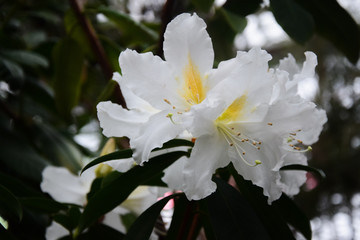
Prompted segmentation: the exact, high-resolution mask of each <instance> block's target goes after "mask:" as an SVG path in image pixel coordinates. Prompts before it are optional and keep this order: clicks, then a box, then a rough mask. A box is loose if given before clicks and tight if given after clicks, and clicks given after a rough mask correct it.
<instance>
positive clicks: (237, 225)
mask: <svg viewBox="0 0 360 240" xmlns="http://www.w3.org/2000/svg"><path fill="white" fill-rule="evenodd" d="M213 180H214V181H215V182H216V185H217V189H216V192H215V193H213V194H211V195H210V196H209V197H207V198H206V199H207V203H208V211H209V214H210V219H211V221H212V225H213V226H214V231H215V233H216V236H217V239H254V240H255V239H264V240H265V239H270V237H269V235H268V233H267V231H266V229H265V228H264V226H263V224H262V223H261V221H260V219H259V217H258V216H257V214H256V212H255V210H253V208H252V206H251V205H250V204H249V203H248V202H247V200H245V199H244V197H243V196H241V194H240V192H239V191H237V190H236V189H234V188H233V187H232V186H230V185H229V184H227V183H225V182H224V181H223V180H221V179H219V178H214V179H213Z"/></svg>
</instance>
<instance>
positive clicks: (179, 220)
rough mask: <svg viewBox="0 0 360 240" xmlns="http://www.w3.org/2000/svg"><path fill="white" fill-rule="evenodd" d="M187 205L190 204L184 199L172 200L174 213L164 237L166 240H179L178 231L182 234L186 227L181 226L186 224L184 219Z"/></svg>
mask: <svg viewBox="0 0 360 240" xmlns="http://www.w3.org/2000/svg"><path fill="white" fill-rule="evenodd" d="M189 203H190V202H189V201H188V200H187V198H185V197H182V198H177V199H174V213H173V216H172V218H171V224H170V228H169V230H168V231H167V235H166V237H167V238H168V239H179V238H178V237H179V230H180V229H182V233H183V232H184V230H185V228H186V226H183V225H185V224H187V222H185V220H184V219H185V215H186V213H187V211H186V209H187V208H188V207H189ZM188 224H191V223H188Z"/></svg>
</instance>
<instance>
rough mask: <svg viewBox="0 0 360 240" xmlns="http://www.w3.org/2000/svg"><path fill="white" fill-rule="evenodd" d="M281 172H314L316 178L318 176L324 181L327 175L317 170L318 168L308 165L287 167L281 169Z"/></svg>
mask: <svg viewBox="0 0 360 240" xmlns="http://www.w3.org/2000/svg"><path fill="white" fill-rule="evenodd" d="M280 170H281V171H291V170H295V171H299V170H300V171H307V172H312V173H314V174H315V175H316V176H318V177H319V178H320V179H324V178H326V175H325V173H324V172H323V171H322V170H321V169H317V168H313V167H310V166H306V165H301V164H292V165H287V166H284V167H282V168H280Z"/></svg>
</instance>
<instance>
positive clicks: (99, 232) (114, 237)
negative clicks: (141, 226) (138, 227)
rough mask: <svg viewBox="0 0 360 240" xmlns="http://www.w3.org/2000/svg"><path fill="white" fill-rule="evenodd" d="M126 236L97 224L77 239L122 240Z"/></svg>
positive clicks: (67, 237) (65, 238) (71, 238)
mask: <svg viewBox="0 0 360 240" xmlns="http://www.w3.org/2000/svg"><path fill="white" fill-rule="evenodd" d="M124 236H125V235H124V234H123V233H121V232H119V231H117V230H115V229H113V228H112V227H109V226H107V225H104V224H96V225H94V226H92V227H91V228H90V229H89V231H87V232H85V233H82V234H80V235H78V236H77V237H76V240H99V239H106V240H122V239H124ZM73 239H74V238H73V237H71V236H66V237H62V238H60V239H59V240H73Z"/></svg>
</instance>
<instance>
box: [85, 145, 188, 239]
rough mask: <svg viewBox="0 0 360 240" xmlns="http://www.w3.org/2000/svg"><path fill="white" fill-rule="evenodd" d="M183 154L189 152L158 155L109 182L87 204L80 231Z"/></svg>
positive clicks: (186, 154)
mask: <svg viewBox="0 0 360 240" xmlns="http://www.w3.org/2000/svg"><path fill="white" fill-rule="evenodd" d="M182 156H188V153H187V152H181V151H176V152H170V153H166V154H163V155H160V156H156V157H154V158H152V159H150V161H149V162H147V163H145V164H144V166H135V167H134V168H132V169H130V170H129V171H127V172H126V173H124V174H121V175H120V176H119V177H118V178H116V179H115V180H114V181H112V182H110V183H108V184H107V185H106V186H104V187H103V188H102V189H100V190H99V191H98V192H97V193H96V194H94V196H93V197H92V198H91V199H90V200H89V202H88V204H87V205H86V207H85V209H84V212H83V214H82V216H81V218H80V224H79V227H78V230H79V232H82V231H83V230H84V229H85V228H86V227H88V226H89V225H90V224H91V223H93V222H94V221H96V220H97V219H98V218H99V217H101V216H102V215H104V214H105V213H107V212H109V211H110V210H111V209H113V208H115V207H116V206H118V205H119V204H121V203H122V202H123V201H124V200H125V199H126V198H127V197H128V196H129V195H130V194H131V192H132V191H133V190H134V189H135V188H136V187H138V186H139V185H142V184H144V183H146V182H147V181H149V180H151V179H152V178H153V177H154V176H157V175H158V174H159V173H161V172H162V171H163V170H164V169H165V168H167V167H168V166H170V165H171V164H172V163H174V162H175V161H176V160H177V159H179V158H180V157H182Z"/></svg>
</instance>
